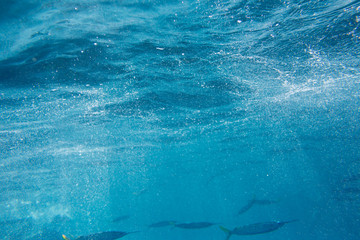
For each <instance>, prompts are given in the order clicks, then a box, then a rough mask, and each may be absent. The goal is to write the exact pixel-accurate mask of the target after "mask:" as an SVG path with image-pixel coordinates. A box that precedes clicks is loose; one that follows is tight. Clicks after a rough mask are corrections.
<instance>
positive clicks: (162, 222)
mask: <svg viewBox="0 0 360 240" xmlns="http://www.w3.org/2000/svg"><path fill="white" fill-rule="evenodd" d="M175 223H176V221H161V222H157V223H153V224H151V225H149V227H151V228H158V227H167V226H170V225H175Z"/></svg>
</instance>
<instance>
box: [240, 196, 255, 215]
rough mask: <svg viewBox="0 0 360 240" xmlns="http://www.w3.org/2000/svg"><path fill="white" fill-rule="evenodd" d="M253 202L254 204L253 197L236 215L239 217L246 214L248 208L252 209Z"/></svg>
mask: <svg viewBox="0 0 360 240" xmlns="http://www.w3.org/2000/svg"><path fill="white" fill-rule="evenodd" d="M255 202H256V197H255V196H254V197H253V198H252V199H251V200H250V201H249V202H248V203H247V204H246V205H245V206H243V207H242V208H241V209H240V210H239V212H238V214H239V215H240V214H243V213H245V212H247V211H248V210H249V209H250V208H252V206H254V204H255Z"/></svg>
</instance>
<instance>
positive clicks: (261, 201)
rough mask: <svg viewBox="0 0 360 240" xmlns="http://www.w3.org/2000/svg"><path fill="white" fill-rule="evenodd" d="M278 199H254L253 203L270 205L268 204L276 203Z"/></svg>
mask: <svg viewBox="0 0 360 240" xmlns="http://www.w3.org/2000/svg"><path fill="white" fill-rule="evenodd" d="M278 202H279V201H276V200H268V199H255V202H254V204H258V205H270V204H274V203H278Z"/></svg>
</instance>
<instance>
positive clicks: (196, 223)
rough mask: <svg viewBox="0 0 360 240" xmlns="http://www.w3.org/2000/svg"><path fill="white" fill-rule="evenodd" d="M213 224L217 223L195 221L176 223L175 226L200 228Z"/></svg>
mask: <svg viewBox="0 0 360 240" xmlns="http://www.w3.org/2000/svg"><path fill="white" fill-rule="evenodd" d="M212 225H215V223H210V222H193V223H179V224H175V227H178V228H185V229H198V228H207V227H210V226H212Z"/></svg>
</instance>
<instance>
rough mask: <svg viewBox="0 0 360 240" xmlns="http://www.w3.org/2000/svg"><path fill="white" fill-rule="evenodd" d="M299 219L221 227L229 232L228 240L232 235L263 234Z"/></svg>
mask: <svg viewBox="0 0 360 240" xmlns="http://www.w3.org/2000/svg"><path fill="white" fill-rule="evenodd" d="M295 221H298V220H293V221H286V222H264V223H254V224H250V225H245V226H241V227H236V228H234V229H233V230H229V229H226V228H224V227H222V226H220V229H221V230H223V231H224V232H225V233H227V234H228V235H227V237H226V240H228V239H229V238H230V237H231V236H232V235H255V234H262V233H268V232H272V231H275V230H276V229H278V228H280V227H282V226H284V225H285V224H286V223H291V222H295Z"/></svg>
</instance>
